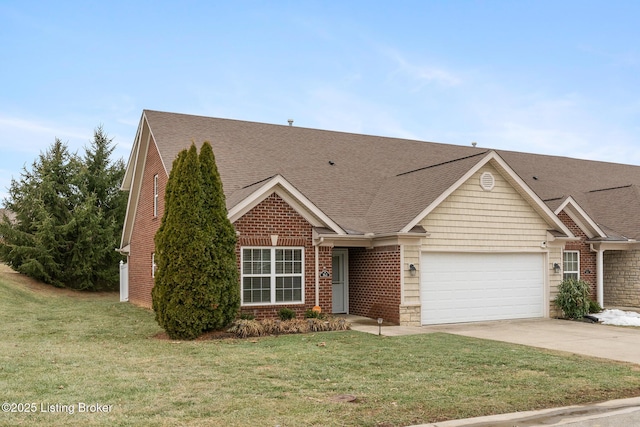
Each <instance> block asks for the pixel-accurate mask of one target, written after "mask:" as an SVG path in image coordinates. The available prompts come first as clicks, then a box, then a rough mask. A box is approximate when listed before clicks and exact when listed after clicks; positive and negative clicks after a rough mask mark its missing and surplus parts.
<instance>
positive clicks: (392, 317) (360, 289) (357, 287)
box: [349, 246, 401, 323]
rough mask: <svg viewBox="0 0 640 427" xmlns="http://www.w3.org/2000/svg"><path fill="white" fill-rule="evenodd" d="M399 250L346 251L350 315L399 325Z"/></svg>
mask: <svg viewBox="0 0 640 427" xmlns="http://www.w3.org/2000/svg"><path fill="white" fill-rule="evenodd" d="M400 267H401V266H400V246H383V247H379V248H373V249H365V248H349V313H350V314H356V315H359V316H366V317H371V318H378V317H382V318H383V319H384V320H385V321H388V322H393V323H400V308H399V307H400V273H401V271H400V270H401V268H400Z"/></svg>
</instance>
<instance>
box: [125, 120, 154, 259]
mask: <svg viewBox="0 0 640 427" xmlns="http://www.w3.org/2000/svg"><path fill="white" fill-rule="evenodd" d="M145 126H146V127H147V129H148V128H149V125H148V123H147V121H146V117H145V116H144V114H143V116H142V119H141V120H140V125H139V126H138V132H137V133H136V139H135V141H134V143H133V147H132V148H131V156H130V158H129V164H128V165H127V171H126V173H131V177H130V182H129V184H128V188H126V189H123V191H124V190H129V197H128V198H127V210H126V212H125V215H124V224H123V227H122V237H121V239H120V247H121V248H123V247H125V246H128V245H129V244H130V243H131V236H132V234H133V221H134V219H135V217H136V210H137V207H138V200H139V199H140V192H141V189H142V175H143V173H144V168H145V166H146V159H147V152H148V151H149V139H150V138H151V136H150V134H149V135H147V138H146V141H145V140H144V139H145V138H143V135H144V132H143V130H144V128H145ZM138 173H140V174H139V179H138V180H137V182H136V176H137V175H138Z"/></svg>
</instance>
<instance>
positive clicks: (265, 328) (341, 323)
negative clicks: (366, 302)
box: [227, 317, 351, 338]
mask: <svg viewBox="0 0 640 427" xmlns="http://www.w3.org/2000/svg"><path fill="white" fill-rule="evenodd" d="M350 328H351V326H350V325H349V322H347V321H346V320H345V319H343V318H335V317H328V318H327V319H317V318H309V319H288V320H280V319H264V320H245V319H238V320H236V321H235V322H234V323H233V325H231V327H230V328H229V329H228V330H227V331H228V332H231V333H232V334H235V335H236V336H237V337H238V338H249V337H259V336H264V335H284V334H305V333H309V332H324V331H345V330H348V329H350Z"/></svg>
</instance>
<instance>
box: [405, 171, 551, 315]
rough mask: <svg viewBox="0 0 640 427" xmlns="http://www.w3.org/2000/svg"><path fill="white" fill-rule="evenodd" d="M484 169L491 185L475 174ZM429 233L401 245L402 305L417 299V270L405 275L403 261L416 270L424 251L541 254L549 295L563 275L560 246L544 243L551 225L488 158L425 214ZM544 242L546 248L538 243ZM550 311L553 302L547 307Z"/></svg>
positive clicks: (408, 304) (479, 174) (418, 296)
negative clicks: (555, 266) (419, 241)
mask: <svg viewBox="0 0 640 427" xmlns="http://www.w3.org/2000/svg"><path fill="white" fill-rule="evenodd" d="M484 172H489V173H491V174H492V175H493V177H494V179H495V185H494V188H493V189H492V190H491V191H486V190H484V189H483V188H482V187H481V186H480V176H481V175H482V174H483V173H484ZM420 225H422V226H423V227H424V228H425V230H426V231H427V233H428V234H429V237H427V238H425V239H423V240H422V245H421V246H420V247H418V246H409V245H405V246H404V264H405V274H404V301H403V302H404V305H406V306H412V305H418V304H419V303H420V274H419V273H418V274H416V276H410V274H409V271H408V268H406V266H407V265H408V264H409V263H413V264H415V265H416V267H417V268H418V271H420V253H421V252H423V251H427V252H530V253H540V254H545V260H546V262H547V263H548V268H549V269H548V272H547V273H548V276H547V277H548V279H547V282H548V283H546V284H545V285H546V286H548V289H549V291H550V292H549V296H550V298H553V297H554V296H555V293H556V288H557V285H558V284H559V283H560V280H561V276H562V274H556V273H554V272H553V268H552V266H553V263H555V262H557V263H561V248H560V247H559V246H554V245H553V244H552V243H551V242H548V243H547V244H546V245H543V242H547V239H548V236H547V230H549V229H550V228H553V227H552V226H551V225H549V224H547V222H546V221H545V220H544V219H543V218H542V217H541V216H540V215H539V214H538V213H537V212H536V211H535V210H534V209H533V208H532V207H531V205H530V204H529V202H528V201H527V200H525V198H524V197H523V196H522V195H521V194H520V193H518V191H516V190H515V188H514V187H513V186H512V185H511V184H510V183H509V182H508V181H507V180H505V179H504V178H503V177H502V175H501V174H500V173H499V172H498V171H497V170H496V168H494V167H493V166H492V165H491V164H490V163H488V164H487V165H485V166H484V167H482V168H481V169H480V170H478V171H477V172H476V173H475V174H474V175H473V176H472V177H471V178H469V179H468V180H467V181H466V182H465V183H463V184H462V185H461V186H460V187H459V188H457V189H456V190H455V191H454V192H453V193H452V194H451V195H449V197H447V198H446V199H445V200H444V201H443V202H442V203H440V205H438V206H437V207H436V208H435V209H434V210H433V211H431V212H430V213H429V214H428V215H427V217H426V218H424V219H423V220H422V221H421V222H420ZM543 246H545V247H543ZM551 313H553V307H551Z"/></svg>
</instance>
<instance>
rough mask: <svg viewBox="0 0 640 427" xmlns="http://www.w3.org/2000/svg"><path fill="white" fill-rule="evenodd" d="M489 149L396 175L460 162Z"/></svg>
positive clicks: (484, 152)
mask: <svg viewBox="0 0 640 427" xmlns="http://www.w3.org/2000/svg"><path fill="white" fill-rule="evenodd" d="M489 151H490V150H487V151H483V152H481V153H476V154H472V155H470V156H465V157H460V158H459V159H453V160H447V161H446V162H442V163H436V164H435V165H429V166H424V167H421V168H418V169H414V170H410V171H408V172H401V173H399V174H397V175H396V176H402V175H408V174H410V173H413V172H418V171H422V170H425V169H431V168H435V167H436V166H442V165H446V164H449V163H454V162H459V161H460V160H466V159H470V158H472V157H476V156H480V155H482V154H487V153H488V152H489Z"/></svg>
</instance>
